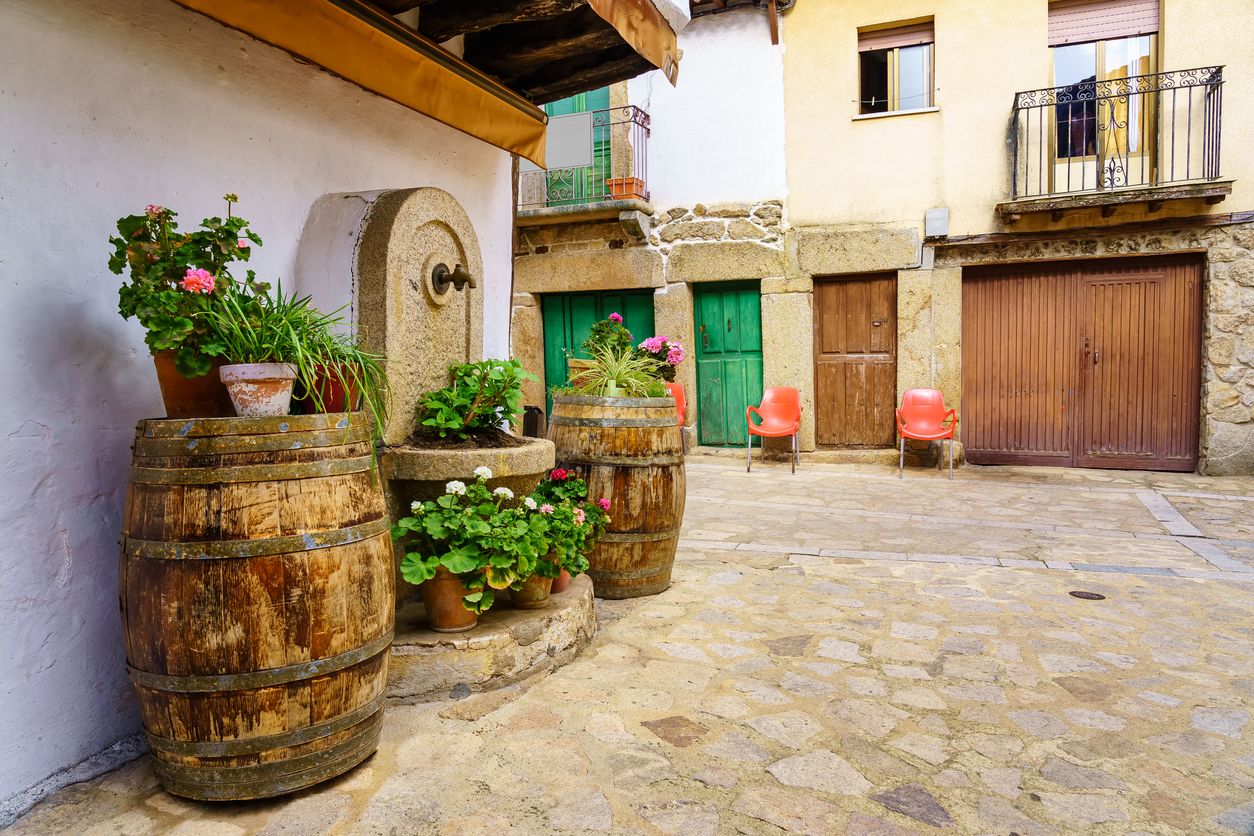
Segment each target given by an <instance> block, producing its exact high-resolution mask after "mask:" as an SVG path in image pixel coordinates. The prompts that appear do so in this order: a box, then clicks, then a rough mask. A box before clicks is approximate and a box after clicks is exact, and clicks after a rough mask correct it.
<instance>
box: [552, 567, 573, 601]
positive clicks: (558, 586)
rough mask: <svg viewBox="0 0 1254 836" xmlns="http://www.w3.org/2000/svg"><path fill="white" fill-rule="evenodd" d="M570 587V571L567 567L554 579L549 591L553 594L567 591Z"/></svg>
mask: <svg viewBox="0 0 1254 836" xmlns="http://www.w3.org/2000/svg"><path fill="white" fill-rule="evenodd" d="M568 589H570V572H567V571H566V570H565V569H563V570H562V571H560V572H558V573H557V577H556V578H554V579H553V588H552V589H550V590H549V592H550V593H551V594H553V595H557V594H559V593H562V592H565V591H566V590H568Z"/></svg>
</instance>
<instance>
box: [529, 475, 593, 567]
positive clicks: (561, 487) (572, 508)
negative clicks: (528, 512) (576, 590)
mask: <svg viewBox="0 0 1254 836" xmlns="http://www.w3.org/2000/svg"><path fill="white" fill-rule="evenodd" d="M525 502H526V504H527V505H528V506H531V505H534V506H535V508H536V510H537V512H538V513H540V514H541V515H543V516H545V517H547V519H548V542H549V549H550V553H551V554H553V556H554V557H555V558H556V561H551V560H541V561H540V562H539V564H538V566H537V568H536V572H537V574H539V575H542V576H544V577H556V576H557V574H558V573H559V572H560V571H561V570H562V569H565V570H566V571H567V572H569V573H570V575H571V576H572V577H574V576H576V575H580V574H583V573H584V572H586V571H588V554H589V553H590V552H591V551H592V549H593V548H594V547H595V546H596V543H597V539H598V538H599V537H600V536H601V535H602V534H604V533H605V527H606V525H608V524H609V522H610V515H609V510H610V501H609V500H608V499H605V498H601V499H597V500H596V501H592V500H590V499H589V498H588V483H587V482H585V481H584V480H583V479H581V478H579V476H578V474H576V473H574V472H572V471H569V470H564V469H562V468H554V469H553V470H552V471H551V472H550V473H549V476H548V478H547V479H545V480H544V481H542V482H541V483H540V484H539V486H538V487H537V488H536V490H535V492H534V493H532V494H531V496H530V497H528V498H527V499H526V500H525Z"/></svg>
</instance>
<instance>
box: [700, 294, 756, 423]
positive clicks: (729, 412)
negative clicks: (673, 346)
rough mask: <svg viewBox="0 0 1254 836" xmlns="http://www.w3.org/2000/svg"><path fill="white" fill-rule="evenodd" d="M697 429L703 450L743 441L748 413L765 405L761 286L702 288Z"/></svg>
mask: <svg viewBox="0 0 1254 836" xmlns="http://www.w3.org/2000/svg"><path fill="white" fill-rule="evenodd" d="M694 308H695V314H696V326H697V348H696V358H697V428H698V437H699V440H700V443H701V444H711V445H738V444H743V443H744V441H745V407H746V406H748V405H749V404H757V403H758V402H760V401H761V399H762V302H761V296H760V294H759V292H758V286H757V283H756V282H755V283H754V284H753V285H735V286H727V285H715V286H712V287H703V286H698V287H697V288H696V290H695V295H694Z"/></svg>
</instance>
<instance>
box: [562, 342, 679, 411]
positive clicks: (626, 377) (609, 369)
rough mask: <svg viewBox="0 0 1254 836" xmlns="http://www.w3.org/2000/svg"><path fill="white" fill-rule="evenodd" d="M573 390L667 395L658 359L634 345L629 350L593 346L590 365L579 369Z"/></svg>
mask: <svg viewBox="0 0 1254 836" xmlns="http://www.w3.org/2000/svg"><path fill="white" fill-rule="evenodd" d="M570 391H572V392H574V393H575V394H577V395H598V396H600V397H620V396H621V397H628V398H660V397H664V396H665V395H666V387H665V386H664V385H662V378H661V377H660V376H658V373H657V363H656V362H655V361H654V360H653V358H651V357H649V356H647V355H644V354H641V353H639V352H637V351H636V350H635V349H634V348H631V347H630V346H629V347H628V348H627V349H625V350H618V349H615V348H613V347H611V346H596V347H593V350H592V363H591V365H590V367H589V368H587V369H583V370H581V371H580V372H579V376H578V377H577V378H576V379H575V381H574V382H573V384H572V385H571V387H570Z"/></svg>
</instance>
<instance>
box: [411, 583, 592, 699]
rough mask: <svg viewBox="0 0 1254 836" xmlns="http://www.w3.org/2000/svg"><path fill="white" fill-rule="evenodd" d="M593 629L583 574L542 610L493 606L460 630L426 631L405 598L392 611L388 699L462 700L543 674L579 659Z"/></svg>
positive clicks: (416, 603) (415, 604)
mask: <svg viewBox="0 0 1254 836" xmlns="http://www.w3.org/2000/svg"><path fill="white" fill-rule="evenodd" d="M596 627H597V622H596V612H595V610H594V609H593V600H592V580H591V579H590V578H588V577H587V576H586V575H583V576H580V577H578V578H575V579H574V580H572V581H571V584H570V588H569V589H568V590H567V591H566V592H563V593H561V594H560V595H553V596H551V597H550V598H549V605H548V606H547V607H545V608H544V609H542V610H516V609H514V608H513V607H512V606H511V605H510V604H509V602H508V601H499V602H498V603H497V604H496V606H494V607H493V608H492V609H490V610H488V612H487V613H485V614H484V615H482V616H480V617H479V624H478V625H477V626H476V627H475V628H474V629H473V630H468V631H466V632H465V633H437V632H435V631H433V630H428V629H427V628H426V616H425V614H424V612H423V607H422V602H421V600H418V598H417V595H416V594H411V595H406V596H405V597H404V598H403V599H402V600H401V601H400V602H399V603H398V606H397V610H396V639H395V640H394V641H393V643H392V658H391V662H390V668H389V670H388V684H387V696H388V699H389V700H390V701H392V702H394V703H396V702H400V703H415V702H430V701H433V700H444V699H449V698H450V697H452V698H462V697H467V696H470V695H471V694H473V693H479V692H483V691H494V690H496V689H498V688H504V687H506V686H507V685H513V684H514V683H516V682H519V681H521V680H524V679H527V678H529V677H532V676H536V675H537V674H543V673H548V672H549V671H552V670H554V669H556V668H559V667H561V666H562V665H565V664H566V663H567V662H570V661H572V660H573V659H574V658H575V657H576V656H578V655H579V653H580V652H581V651H582V650H583V649H584V648H585V647H587V646H588V643H589V642H591V641H592V637H593V636H594V635H595V634H596Z"/></svg>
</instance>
